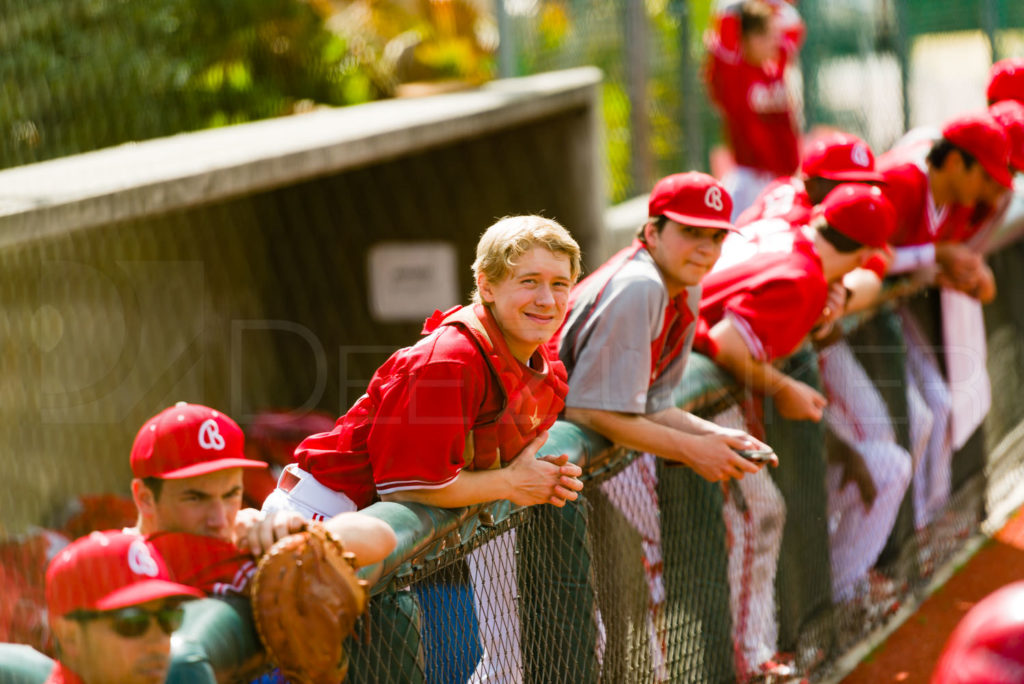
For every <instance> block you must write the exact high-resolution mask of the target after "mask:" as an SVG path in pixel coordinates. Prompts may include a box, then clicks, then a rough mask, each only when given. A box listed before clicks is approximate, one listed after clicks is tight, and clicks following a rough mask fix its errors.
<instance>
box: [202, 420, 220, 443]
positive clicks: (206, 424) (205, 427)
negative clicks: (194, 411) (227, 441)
mask: <svg viewBox="0 0 1024 684" xmlns="http://www.w3.org/2000/svg"><path fill="white" fill-rule="evenodd" d="M199 446H201V447H203V448H204V449H213V450H215V451H221V450H222V449H224V435H222V434H220V426H219V425H217V421H215V420H214V419H213V418H207V419H206V420H204V421H203V424H202V425H200V426H199Z"/></svg>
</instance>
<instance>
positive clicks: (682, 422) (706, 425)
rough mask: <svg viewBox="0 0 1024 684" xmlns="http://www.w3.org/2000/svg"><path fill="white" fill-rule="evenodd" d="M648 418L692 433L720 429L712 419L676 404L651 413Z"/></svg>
mask: <svg viewBox="0 0 1024 684" xmlns="http://www.w3.org/2000/svg"><path fill="white" fill-rule="evenodd" d="M647 418H648V419H649V420H651V421H653V422H655V423H658V424H659V425H664V426H666V427H670V428H673V429H674V430H679V431H681V432H687V433H689V434H691V435H708V434H711V433H712V432H717V430H718V426H717V425H715V424H714V423H712V422H711V421H710V420H704V419H703V418H701V417H700V416H695V415H693V414H692V413H690V412H689V411H684V410H683V409H681V408H676V407H674V406H673V407H672V408H668V409H665V410H664V411H659V412H657V413H652V414H649V415H648V416H647Z"/></svg>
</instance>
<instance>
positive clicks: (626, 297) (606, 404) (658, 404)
mask: <svg viewBox="0 0 1024 684" xmlns="http://www.w3.org/2000/svg"><path fill="white" fill-rule="evenodd" d="M731 209H732V202H731V199H730V198H729V194H728V193H727V192H726V191H725V189H724V188H723V187H722V186H721V184H719V183H718V181H716V180H715V179H714V178H712V177H711V176H708V175H706V174H702V173H682V174H674V175H671V176H668V177H666V178H663V179H662V180H660V181H659V182H658V183H657V184H656V185H655V187H654V189H653V190H652V192H651V195H650V199H649V202H648V215H649V216H650V218H649V219H648V220H647V221H646V222H645V223H644V225H643V226H642V227H641V229H640V231H639V234H638V236H637V239H636V240H635V241H634V242H633V244H632V245H631V246H630V247H627V248H626V249H624V250H622V251H620V252H619V253H618V254H616V255H615V256H613V257H612V258H611V259H609V260H608V261H607V262H606V263H605V264H603V265H602V266H601V267H599V268H598V269H597V270H596V271H595V272H594V273H592V274H591V275H589V276H588V277H587V278H586V279H585V280H583V281H582V282H581V283H580V284H579V285H577V286H576V288H575V289H574V290H573V293H572V301H571V305H570V312H569V315H568V316H567V317H566V323H565V327H564V328H563V329H562V330H561V331H560V333H559V336H558V337H557V338H556V340H555V342H554V343H555V344H557V346H558V350H559V355H560V357H561V358H562V360H563V361H564V362H565V364H566V367H567V369H568V372H569V394H568V396H567V398H566V417H567V418H568V419H569V420H572V421H575V422H578V423H581V424H584V425H587V426H589V427H590V428H592V429H594V430H596V431H597V432H599V433H601V434H603V435H604V436H605V437H607V438H608V439H610V440H611V441H613V442H615V443H616V444H618V445H621V446H624V447H627V448H630V449H634V450H637V451H640V452H643V453H642V454H641V455H640V456H639V457H638V458H637V459H636V460H635V461H634V462H633V463H632V464H631V465H630V466H628V468H627V469H626V470H625V471H624V472H623V473H621V474H619V475H618V476H616V478H614V480H613V481H609V482H607V483H605V484H603V485H602V490H603V492H604V494H605V495H606V496H607V497H608V499H609V500H610V501H611V502H612V503H613V504H615V505H616V506H617V507H618V509H619V510H620V512H621V513H622V514H623V516H625V517H626V519H627V520H629V521H630V524H632V525H633V527H634V528H635V529H636V530H637V532H638V534H639V535H640V536H641V538H642V539H643V548H644V553H645V558H644V567H645V569H646V571H647V581H648V585H649V586H648V589H649V592H650V597H651V603H652V606H651V610H650V611H649V612H648V618H649V620H650V623H649V625H648V630H649V632H650V634H651V639H650V643H651V651H652V659H653V662H654V663H655V671H656V672H657V671H658V668H659V665H660V664H663V663H664V659H665V654H664V653H663V648H664V647H663V644H662V643H661V642H660V639H659V637H658V635H659V633H660V631H661V628H660V627H659V626H658V625H657V624H656V623H657V615H658V612H659V610H660V606H661V603H662V602H663V601H664V600H665V588H664V585H663V582H662V576H661V568H662V557H661V536H660V535H661V526H662V525H663V524H664V525H670V524H673V521H670V520H663V519H659V503H658V496H657V485H658V478H657V472H656V471H657V468H656V464H655V457H660V458H662V459H665V460H666V461H671V462H674V463H678V464H682V465H685V466H688V467H689V468H691V469H692V470H693V471H694V472H696V473H697V474H698V475H700V476H701V477H703V478H704V479H706V480H709V481H711V482H718V481H720V480H725V479H730V478H739V477H743V476H744V475H747V474H750V473H753V472H757V471H758V470H759V469H760V467H761V465H759V464H755V463H752V462H750V461H748V460H746V459H744V458H742V457H740V456H739V455H738V454H737V453H736V451H735V450H736V449H750V448H766V447H765V445H764V444H763V443H761V442H760V441H758V440H756V439H754V438H752V437H750V436H749V435H747V434H746V433H745V432H743V431H741V430H736V429H730V428H726V427H722V426H718V425H715V424H714V423H712V422H710V421H706V420H703V419H700V418H698V417H696V416H694V415H692V414H690V413H688V412H686V411H683V410H681V409H679V408H678V407H676V406H675V404H674V402H673V391H674V390H675V389H676V387H677V386H678V385H679V383H680V382H681V381H682V377H683V372H684V370H685V367H686V361H687V358H688V356H689V352H690V347H691V345H692V342H693V337H694V334H695V330H696V306H697V302H698V301H699V299H700V281H701V279H702V278H703V277H704V276H705V274H707V273H708V271H709V270H710V269H711V267H712V266H713V265H714V263H715V261H717V259H718V256H719V254H720V251H721V244H722V242H723V241H724V239H725V235H726V234H727V232H728V231H730V230H732V224H731V223H730V221H729V216H730V213H731ZM722 551H723V552H724V549H722Z"/></svg>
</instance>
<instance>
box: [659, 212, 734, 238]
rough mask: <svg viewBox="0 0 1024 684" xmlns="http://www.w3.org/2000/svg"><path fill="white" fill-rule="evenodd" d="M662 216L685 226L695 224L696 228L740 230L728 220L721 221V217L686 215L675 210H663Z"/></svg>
mask: <svg viewBox="0 0 1024 684" xmlns="http://www.w3.org/2000/svg"><path fill="white" fill-rule="evenodd" d="M661 214H662V216H667V217H668V218H670V219H672V220H673V221H675V222H676V223H682V224H684V225H687V226H696V227H698V228H718V229H720V230H731V231H733V232H735V233H738V232H740V229H739V228H737V227H736V226H734V225H733V224H732V223H730V222H729V221H723V220H721V219H709V218H701V217H697V216H687V215H686V214H680V213H678V212H675V211H663V212H661Z"/></svg>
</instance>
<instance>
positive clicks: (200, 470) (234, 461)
mask: <svg viewBox="0 0 1024 684" xmlns="http://www.w3.org/2000/svg"><path fill="white" fill-rule="evenodd" d="M269 467H270V464H269V463H266V462H265V461H255V460H253V459H251V458H221V459H218V460H216V461H203V462H202V463H195V464H193V465H190V466H186V467H184V468H178V469H177V470H171V471H168V472H166V473H161V474H159V475H157V476H156V477H159V478H160V479H162V480H180V479H181V478H183V477H196V476H198V475H206V474H207V473H215V472H217V471H218V470H227V469H229V468H269Z"/></svg>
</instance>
